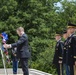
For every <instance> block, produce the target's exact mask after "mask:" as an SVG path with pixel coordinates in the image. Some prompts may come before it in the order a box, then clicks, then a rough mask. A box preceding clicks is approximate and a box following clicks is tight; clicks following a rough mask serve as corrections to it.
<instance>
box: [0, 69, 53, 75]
mask: <svg viewBox="0 0 76 75" xmlns="http://www.w3.org/2000/svg"><path fill="white" fill-rule="evenodd" d="M7 72H8V75H13V74H12V69H7ZM4 73H5V72H4V69H0V75H5V74H4ZM29 73H30V74H29V75H52V74H49V73H45V72H42V71H39V70H36V69H29ZM17 75H23V74H22V70H21V69H20V68H19V69H18V74H17Z"/></svg>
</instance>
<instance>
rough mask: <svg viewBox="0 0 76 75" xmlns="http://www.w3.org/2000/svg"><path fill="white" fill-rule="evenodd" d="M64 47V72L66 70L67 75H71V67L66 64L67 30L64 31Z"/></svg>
mask: <svg viewBox="0 0 76 75" xmlns="http://www.w3.org/2000/svg"><path fill="white" fill-rule="evenodd" d="M63 38H64V39H65V41H64V47H63V70H66V75H70V71H69V66H68V65H67V64H66V60H67V59H66V50H67V38H68V35H67V30H64V31H63Z"/></svg>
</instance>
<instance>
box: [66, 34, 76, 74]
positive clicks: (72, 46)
mask: <svg viewBox="0 0 76 75" xmlns="http://www.w3.org/2000/svg"><path fill="white" fill-rule="evenodd" d="M67 40H68V49H67V50H66V59H67V61H66V64H67V65H69V66H70V75H74V68H73V66H74V63H75V61H76V36H75V35H74V34H72V35H71V36H70V37H69V38H68V39H67Z"/></svg>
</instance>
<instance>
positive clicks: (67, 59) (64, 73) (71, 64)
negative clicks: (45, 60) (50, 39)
mask: <svg viewBox="0 0 76 75" xmlns="http://www.w3.org/2000/svg"><path fill="white" fill-rule="evenodd" d="M75 32H76V25H75V24H72V23H68V26H67V27H66V29H64V30H63V32H62V33H61V32H57V33H56V35H55V39H56V41H57V43H56V46H55V54H54V58H53V64H54V66H55V67H56V71H57V74H58V75H76V35H75ZM62 37H63V38H64V39H65V40H64V42H63V41H62Z"/></svg>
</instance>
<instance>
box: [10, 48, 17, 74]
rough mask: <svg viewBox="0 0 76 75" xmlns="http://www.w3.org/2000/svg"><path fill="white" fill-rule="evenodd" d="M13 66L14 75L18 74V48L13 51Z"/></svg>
mask: <svg viewBox="0 0 76 75" xmlns="http://www.w3.org/2000/svg"><path fill="white" fill-rule="evenodd" d="M11 58H12V64H13V74H17V69H18V58H17V48H16V47H15V48H13V49H12V54H11Z"/></svg>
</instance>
